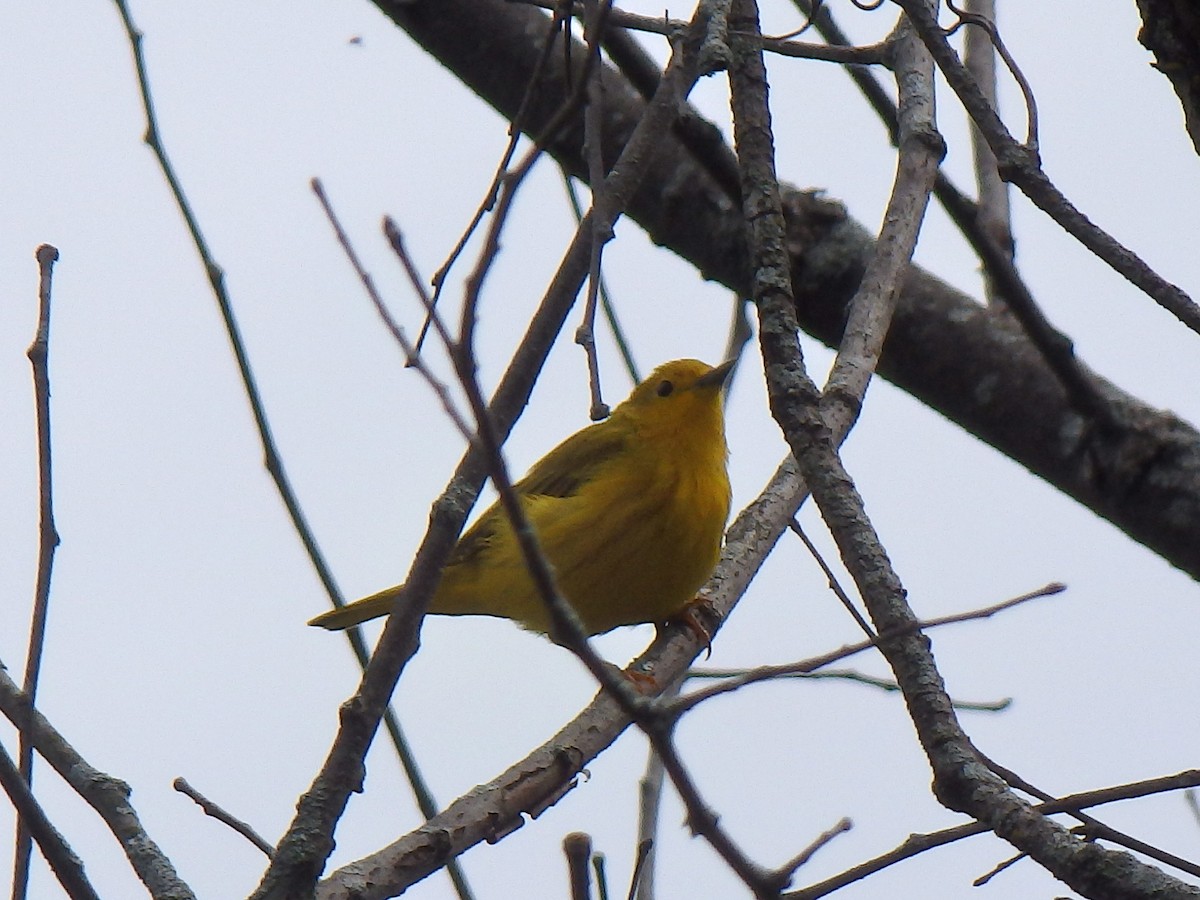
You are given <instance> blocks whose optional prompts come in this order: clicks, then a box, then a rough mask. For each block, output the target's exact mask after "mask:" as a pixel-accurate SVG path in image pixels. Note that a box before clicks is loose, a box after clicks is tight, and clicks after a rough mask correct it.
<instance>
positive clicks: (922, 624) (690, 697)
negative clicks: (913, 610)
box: [671, 583, 1065, 715]
mask: <svg viewBox="0 0 1200 900" xmlns="http://www.w3.org/2000/svg"><path fill="white" fill-rule="evenodd" d="M1062 590H1065V588H1064V587H1063V586H1062V585H1060V584H1057V583H1054V584H1049V585H1046V586H1045V587H1043V588H1039V589H1038V590H1036V591H1030V592H1029V593H1027V594H1022V595H1021V596H1019V597H1012V598H1010V599H1008V600H1004V601H1001V602H1000V603H994V604H992V605H991V606H985V607H983V608H982V609H977V610H971V611H969V612H962V613H954V614H952V615H948V616H939V617H937V618H933V619H924V620H921V621H917V622H913V623H911V624H909V625H906V626H904V627H903V628H902V629H900V630H897V631H895V632H889V633H887V634H882V635H880V636H879V637H876V638H874V639H872V640H867V641H859V642H858V643H856V644H847V645H846V646H844V647H839V648H838V649H837V650H831V651H829V652H828V653H823V654H821V655H820V656H813V657H810V658H808V659H804V660H799V661H798V662H792V663H784V664H783V665H777V666H755V667H754V668H752V669H746V670H744V671H742V672H739V673H736V674H735V673H733V672H731V671H722V670H719V669H717V670H706V669H693V670H690V671H689V676H690V677H701V678H708V677H715V678H723V679H727V680H724V681H722V682H721V683H720V684H715V685H712V686H711V687H707V688H703V689H701V690H697V691H692V692H691V693H688V694H685V695H683V696H682V697H679V698H678V699H677V700H674V701H672V704H671V705H672V706H673V707H674V708H675V710H676V714H677V715H678V714H680V713H682V712H683V711H684V710H687V709H691V708H692V707H693V706H695V705H696V704H698V703H702V702H703V701H705V700H709V699H711V698H713V697H716V696H719V695H721V694H727V693H729V692H730V691H736V690H738V689H740V688H742V687H745V686H746V685H748V684H756V683H757V682H760V681H769V680H772V679H776V678H792V677H797V676H803V675H807V674H809V673H811V672H816V671H817V670H818V669H823V668H825V666H828V665H831V664H833V663H835V662H840V661H841V660H843V659H846V658H848V657H850V656H854V655H855V654H857V653H862V652H863V651H864V650H869V649H871V648H872V647H875V646H878V645H879V643H880V642H881V641H883V640H885V639H888V638H894V637H900V636H901V635H903V634H912V633H916V632H918V631H927V630H928V629H930V628H938V627H940V626H942V625H951V624H954V623H956V622H968V621H972V620H975V619H987V618H990V617H991V616H994V615H996V614H997V613H999V612H1003V611H1004V610H1007V609H1011V608H1012V607H1014V606H1017V605H1019V604H1022V603H1027V602H1029V601H1030V600H1036V599H1038V598H1040V597H1048V596H1050V595H1052V594H1057V593H1059V592H1060V591H1062ZM952 702H953V701H952Z"/></svg>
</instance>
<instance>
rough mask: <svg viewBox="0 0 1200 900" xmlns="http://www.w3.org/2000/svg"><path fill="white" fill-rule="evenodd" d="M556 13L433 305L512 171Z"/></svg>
mask: <svg viewBox="0 0 1200 900" xmlns="http://www.w3.org/2000/svg"><path fill="white" fill-rule="evenodd" d="M551 12H552V13H553V15H552V16H551V18H550V19H549V20H547V26H546V36H545V39H544V40H543V42H542V49H541V52H540V53H539V54H538V60H537V63H536V64H535V66H534V70H533V75H532V77H531V78H530V79H529V81H528V82H527V83H526V85H525V93H524V94H523V95H522V97H521V103H520V105H519V106H518V107H517V111H516V113H515V114H514V115H513V117H512V121H511V122H510V123H509V126H508V143H507V144H506V145H505V147H504V152H503V153H502V154H501V155H500V162H499V163H498V164H497V165H496V170H495V172H494V173H493V174H492V180H491V182H490V183H489V184H488V187H487V191H486V192H485V193H484V197H483V200H482V201H481V202H480V204H479V206H478V207H477V208H476V210H475V214H474V215H473V216H472V217H471V221H470V222H469V223H467V227H466V228H465V229H463V233H462V235H461V236H460V237H459V239H458V243H456V244H455V245H454V249H452V250H451V251H450V255H449V256H447V257H446V260H445V262H443V263H442V265H441V266H440V267H439V268H438V270H437V271H436V272H435V273H434V275H433V282H432V283H433V297H432V298H431V302H430V307H431V308H433V309H436V308H437V302H438V298H440V297H441V295H442V288H443V287H444V286H445V283H446V277H447V276H448V275H449V274H450V270H451V269H452V268H453V267H454V264H455V263H456V262H457V261H458V258H459V256H461V255H462V252H463V250H465V249H466V247H467V242H468V241H470V239H471V235H473V234H474V233H475V229H476V228H478V227H479V223H480V222H482V221H483V217H484V216H485V215H487V214H488V213H489V212H490V211H491V210H492V209H493V208H494V207H495V205H496V199H497V198H498V197H499V194H500V185H501V184H502V183H503V181H504V179H505V177H506V176H507V174H508V164H509V163H510V162H512V158H513V156H514V155H515V154H516V152H517V145H518V143H520V140H521V128H522V126H523V125H524V120H525V118H526V116H527V114H528V110H529V107H530V104H531V103H532V102H533V98H534V95H535V93H536V91H537V88H538V85H539V83H540V81H541V78H542V74H543V73H544V72H545V70H546V66H547V64H548V62H549V60H550V53H551V50H552V49H553V47H554V37H555V35H556V34H557V33H558V32H559V31H560V30H561V28H562V24H563V17H562V14H561V13H560V11H559V10H558V9H556V8H552V9H551ZM429 325H430V316H428V315H427V316H426V318H425V321H424V322H423V323H422V324H421V330H420V332H419V333H418V334H417V340H416V349H417V352H418V353H419V352H420V351H421V348H422V347H423V346H424V345H425V338H426V336H427V335H428V333H429Z"/></svg>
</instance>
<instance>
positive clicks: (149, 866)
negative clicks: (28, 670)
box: [0, 666, 195, 900]
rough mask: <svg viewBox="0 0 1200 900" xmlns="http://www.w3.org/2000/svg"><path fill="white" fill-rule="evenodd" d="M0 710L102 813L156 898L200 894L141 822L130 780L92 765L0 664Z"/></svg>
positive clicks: (187, 898) (184, 899) (187, 899)
mask: <svg viewBox="0 0 1200 900" xmlns="http://www.w3.org/2000/svg"><path fill="white" fill-rule="evenodd" d="M0 712H3V713H4V715H5V716H6V717H7V718H8V720H9V721H10V722H12V723H13V724H14V725H16V726H17V728H18V729H19V730H20V732H21V734H22V735H24V736H25V738H26V739H27V740H28V741H29V742H30V743H31V744H32V745H33V746H34V748H35V749H36V750H37V752H38V754H39V755H40V756H41V757H42V759H44V760H45V761H46V762H48V763H49V764H50V766H51V768H53V769H54V771H55V772H57V773H58V774H59V775H60V776H62V778H63V780H64V781H66V782H67V784H69V785H70V786H71V787H72V788H73V789H74V791H75V793H77V794H78V795H79V796H80V797H82V798H83V799H84V801H86V802H87V803H88V805H90V806H91V807H92V809H94V810H96V812H97V813H99V815H100V818H101V819H103V820H104V824H105V825H107V826H108V829H109V831H111V832H112V833H113V836H114V837H115V838H116V839H117V840H118V842H120V844H121V849H122V850H123V851H125V856H126V857H127V858H128V860H129V863H130V865H131V866H133V871H134V872H135V873H136V874H137V877H138V878H139V879H141V882H142V884H144V885H145V886H146V890H147V891H149V893H150V896H151V897H152V898H153V900H195V894H193V893H192V891H191V889H190V888H189V887H188V886H187V885H186V884H184V883H183V881H182V880H181V879H180V878H179V875H178V874H177V873H176V871H175V867H174V866H173V865H172V864H171V861H170V860H169V859H168V858H167V857H166V855H165V854H164V853H163V852H162V851H161V850H160V849H159V848H158V845H157V844H155V843H154V841H152V840H151V839H150V836H149V835H148V834H147V833H146V830H145V829H144V828H143V827H142V823H141V821H140V820H139V819H138V815H137V812H136V811H135V810H134V808H133V805H132V804H131V803H130V802H129V795H130V793H131V792H130V790H129V785H127V784H126V783H125V782H123V781H121V780H120V779H118V778H113V777H112V776H111V775H106V774H105V773H103V772H101V771H99V770H97V769H95V768H93V767H92V766H91V765H90V764H89V763H88V762H87V760H85V759H84V758H83V757H82V756H80V755H79V753H78V751H76V750H75V748H74V747H72V746H71V745H70V744H68V743H67V741H66V739H65V738H63V736H62V735H61V734H59V733H58V732H57V731H56V730H55V729H54V727H53V726H52V725H51V724H50V723H49V722H47V721H46V719H45V718H44V717H43V716H42V714H41V713H39V712H38V711H37V710H36V709H34V708H33V705H32V704H31V703H30V702H29V697H28V696H26V695H25V693H24V692H23V691H22V690H21V689H20V688H19V687H18V686H17V684H16V682H14V681H13V680H12V679H11V678H9V677H8V673H7V672H5V671H4V667H3V666H0Z"/></svg>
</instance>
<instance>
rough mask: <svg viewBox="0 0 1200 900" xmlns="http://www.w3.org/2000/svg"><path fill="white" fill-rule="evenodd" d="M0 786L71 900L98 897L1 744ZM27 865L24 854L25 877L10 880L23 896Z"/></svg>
mask: <svg viewBox="0 0 1200 900" xmlns="http://www.w3.org/2000/svg"><path fill="white" fill-rule="evenodd" d="M0 788H3V790H4V793H6V794H8V799H9V800H10V801H11V802H12V805H13V809H15V810H16V811H17V817H18V818H19V820H20V822H21V827H22V830H23V833H24V834H25V835H26V838H27V839H28V838H32V839H33V840H34V841H37V845H38V849H39V850H41V851H42V856H43V857H44V858H45V860H46V862H47V863H48V864H49V866H50V869H51V871H52V872H54V877H55V878H57V879H58V883H59V884H60V885H61V886H62V889H63V890H64V891H66V893H67V896H68V897H70V898H71V900H100V895H99V894H97V893H96V891H95V889H94V888H93V887H92V885H91V882H89V881H88V878H87V874H86V873H85V872H84V871H83V861H82V860H81V859H80V858H79V857H78V856H76V855H75V852H74V851H73V850H72V849H71V847H70V845H68V844H67V841H66V839H65V838H64V837H63V836H62V835H61V834H60V833H59V832H58V830H57V829H56V828H55V827H54V826H53V825H52V824H51V823H50V819H49V818H47V816H46V812H45V810H43V809H42V807H41V806H40V805H39V804H38V802H37V799H36V798H35V797H34V796H33V793H32V792H31V791H30V790H29V784H28V782H26V780H25V778H24V777H23V776H22V775H21V772H20V770H18V768H17V766H16V763H14V762H13V759H12V757H11V756H9V755H8V751H7V750H6V749H4V746H3V745H2V744H0ZM28 877H29V866H28V856H26V867H25V876H24V878H25V880H24V881H22V882H16V881H14V882H13V890H14V891H17V890H18V889H19V890H20V891H21V895H22V896H24V894H25V889H26V887H27V886H28Z"/></svg>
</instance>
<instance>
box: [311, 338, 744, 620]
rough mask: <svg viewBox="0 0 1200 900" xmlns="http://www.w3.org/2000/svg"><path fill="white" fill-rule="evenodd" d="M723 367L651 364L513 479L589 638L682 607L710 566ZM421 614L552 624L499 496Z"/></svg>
mask: <svg viewBox="0 0 1200 900" xmlns="http://www.w3.org/2000/svg"><path fill="white" fill-rule="evenodd" d="M732 367H733V363H732V362H728V363H725V364H723V365H720V366H717V367H716V368H713V367H711V366H708V365H705V364H704V363H702V362H699V361H698V360H694V359H679V360H675V361H674V362H669V363H665V364H663V365H661V366H659V367H658V368H657V369H655V370H654V372H653V374H651V375H650V377H649V378H647V379H646V380H645V381H643V382H642V383H641V384H639V385H638V386H637V387H636V388H634V390H633V393H632V394H630V395H629V398H628V399H627V400H626V401H625V402H624V403H622V404H621V405H620V406H618V407H617V408H616V409H615V410H613V413H612V415H611V416H610V417H609V418H608V419H606V420H605V421H603V422H598V423H597V424H595V425H589V426H588V427H587V428H584V429H583V430H582V431H578V432H576V433H575V434H573V435H571V436H570V437H569V438H567V439H566V440H565V441H563V442H562V443H561V444H559V445H558V446H557V447H555V448H554V449H553V450H551V451H550V452H549V453H547V454H546V455H545V456H544V457H542V459H541V460H539V461H538V462H537V463H536V464H535V465H534V467H533V468H532V469H530V471H529V474H527V475H526V476H525V477H524V478H523V479H521V480H520V481H519V482H517V484H516V485H515V488H516V492H517V495H518V496H519V497H520V498H521V501H522V503H523V504H524V510H525V515H526V516H528V518H529V522H530V524H531V525H532V526H533V528H534V530H535V531H536V533H537V537H538V542H539V543H540V545H541V548H542V552H543V553H544V554H545V556H546V559H547V560H548V561H549V563H550V565H551V566H552V567H553V569H554V574H555V577H556V579H557V581H558V587H559V589H560V591H561V592H562V595H563V597H565V598H566V600H567V601H568V602H569V603H570V604H571V606H573V607H574V609H575V612H576V613H578V615H579V618H580V619H581V620H582V621H583V625H584V628H585V630H586V631H587V633H588V634H600V633H602V632H605V631H608V630H609V629H612V628H615V627H616V626H618V625H633V624H637V623H639V622H655V623H658V622H664V621H666V620H667V619H670V618H672V617H676V616H679V615H680V614H681V613H683V612H684V610H685V607H687V605H688V603H689V602H690V601H691V600H692V599H693V598H694V597H695V594H696V591H697V590H698V589H699V588H700V586H701V585H702V584H703V583H704V581H705V579H707V578H708V576H709V575H710V574H711V573H712V570H713V567H714V566H715V565H716V563H717V557H718V555H719V553H720V547H721V536H722V533H723V531H724V528H725V520H726V518H727V517H728V516H729V477H728V475H727V474H726V471H725V460H726V456H727V454H728V451H727V450H726V447H725V426H724V415H723V411H722V401H721V386H722V385H723V384H724V383H725V379H726V377H727V376H728V375H729V371H730V369H731V368H732ZM403 588H404V586H403V585H399V586H397V587H392V588H388V589H387V590H385V591H380V592H379V593H377V594H373V595H371V596H370V597H366V598H364V599H362V600H358V601H357V602H355V603H351V604H349V605H348V606H346V607H344V608H342V609H336V610H332V611H330V612H327V613H324V614H323V615H320V616H317V617H316V618H315V619H313V620H312V621H311V622H309V624H310V625H320V626H322V627H323V628H329V629H338V628H347V627H349V626H351V625H356V624H358V623H359V622H364V621H366V620H367V619H373V618H375V617H377V616H382V615H386V614H387V613H388V611H389V610H390V609H391V607H392V602H393V600H394V599H395V598H396V596H397V594H399V593H400V592H401V591H402V590H403ZM429 611H430V612H431V613H438V614H441V615H449V616H462V615H483V616H501V617H503V618H507V619H514V620H515V621H517V622H519V623H520V624H521V625H523V626H524V627H526V628H529V629H531V630H533V631H539V632H542V633H543V634H545V633H548V632H549V631H550V616H549V613H548V612H547V610H546V605H545V602H544V601H543V600H542V597H541V595H540V594H539V593H538V591H537V588H536V587H535V586H534V583H533V580H532V579H531V578H530V576H529V572H528V570H527V569H526V566H525V560H524V557H523V556H522V555H521V551H520V548H519V546H518V545H517V541H516V538H515V537H514V535H513V531H512V527H511V525H510V524H509V521H508V518H507V516H505V514H504V511H503V510H502V509H501V508H500V505H499V503H496V504H493V505H492V506H491V507H490V508H489V509H488V511H487V512H485V513H484V514H483V516H481V517H480V519H479V521H477V522H476V523H475V524H474V525H473V526H471V528H469V529H468V530H467V532H466V533H465V534H464V535H463V536H462V538H461V539H460V540H459V542H458V545H457V546H456V547H455V548H454V551H453V553H452V554H451V556H450V560H449V562H448V563H447V564H446V568H445V571H444V572H443V573H442V580H441V583H440V585H439V586H438V589H437V592H436V593H435V594H434V595H433V600H432V601H431V602H430V604H429Z"/></svg>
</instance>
